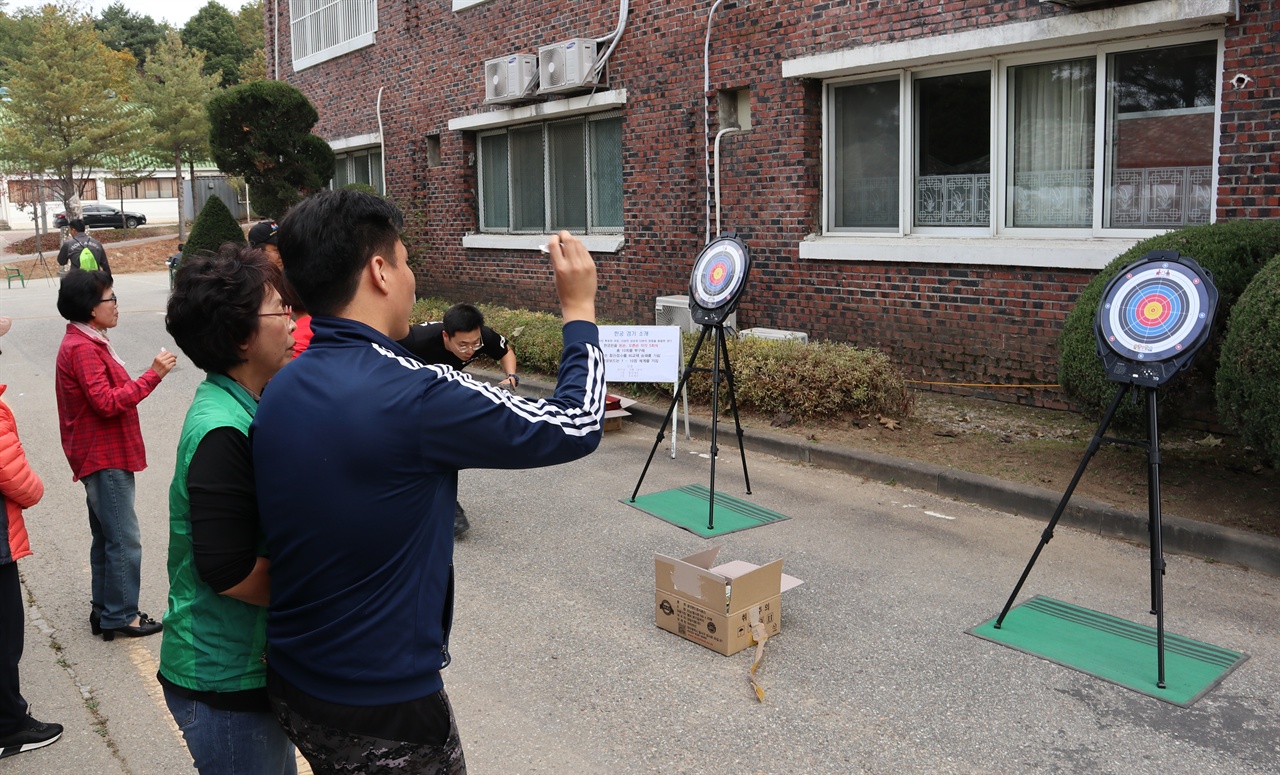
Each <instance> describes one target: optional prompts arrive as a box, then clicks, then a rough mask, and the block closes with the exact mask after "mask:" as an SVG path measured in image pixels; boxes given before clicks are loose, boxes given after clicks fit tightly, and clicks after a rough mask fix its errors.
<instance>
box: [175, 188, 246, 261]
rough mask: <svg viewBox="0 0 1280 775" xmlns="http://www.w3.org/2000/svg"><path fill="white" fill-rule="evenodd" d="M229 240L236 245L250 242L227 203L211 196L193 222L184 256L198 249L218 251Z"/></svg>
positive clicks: (183, 252)
mask: <svg viewBox="0 0 1280 775" xmlns="http://www.w3.org/2000/svg"><path fill="white" fill-rule="evenodd" d="M228 242H232V243H235V244H236V245H247V244H249V243H248V241H247V240H246V239H245V238H244V231H243V230H242V229H241V228H240V224H239V223H237V222H236V218H235V216H234V215H232V214H231V211H230V210H228V209H227V205H226V203H225V202H223V201H222V200H221V199H219V198H218V197H216V196H211V197H209V201H207V202H205V203H204V207H202V208H200V214H199V215H197V216H196V221H195V223H193V224H191V237H190V238H188V239H187V242H186V244H185V245H183V247H182V257H183V258H184V259H185V258H186V257H187V256H189V255H191V254H192V253H195V252H196V251H197V250H208V251H210V252H217V250H218V248H220V247H222V246H223V245H225V244H226V243H228Z"/></svg>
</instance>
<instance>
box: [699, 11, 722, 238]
mask: <svg viewBox="0 0 1280 775" xmlns="http://www.w3.org/2000/svg"><path fill="white" fill-rule="evenodd" d="M720 3H721V0H716V1H715V3H713V4H712V5H711V11H710V13H708V14H707V37H706V40H705V41H704V42H703V44H702V141H703V143H705V142H706V140H707V135H708V134H710V133H711V108H710V107H708V105H707V93H708V92H710V91H711V22H712V20H713V19H714V18H715V15H716V9H717V8H719V7H720ZM716 139H717V141H718V140H719V139H720V138H719V136H718V135H717V137H716ZM710 151H711V149H710V148H706V147H705V146H704V148H703V154H702V156H703V166H704V167H705V168H706V170H705V172H706V178H707V227H706V228H707V243H706V244H708V245H710V244H711V239H712V238H711V153H710Z"/></svg>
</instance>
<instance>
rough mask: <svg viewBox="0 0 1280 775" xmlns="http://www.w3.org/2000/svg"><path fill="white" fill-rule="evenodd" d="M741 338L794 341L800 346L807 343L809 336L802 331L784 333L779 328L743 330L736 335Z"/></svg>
mask: <svg viewBox="0 0 1280 775" xmlns="http://www.w3.org/2000/svg"><path fill="white" fill-rule="evenodd" d="M738 336H740V337H742V338H744V339H745V338H747V337H754V338H756V339H794V340H795V341H797V342H800V343H801V344H808V343H809V335H808V334H806V333H805V332H803V331H784V330H782V329H781V328H744V329H742V331H740V332H739V333H738Z"/></svg>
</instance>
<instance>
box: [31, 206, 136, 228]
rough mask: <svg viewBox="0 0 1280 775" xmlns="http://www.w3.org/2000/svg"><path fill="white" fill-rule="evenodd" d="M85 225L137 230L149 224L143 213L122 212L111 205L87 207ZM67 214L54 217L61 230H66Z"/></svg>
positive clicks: (85, 209)
mask: <svg viewBox="0 0 1280 775" xmlns="http://www.w3.org/2000/svg"><path fill="white" fill-rule="evenodd" d="M83 210H84V225H85V228H86V229H119V228H125V229H136V228H138V227H139V226H141V225H142V224H144V223H146V222H147V216H145V215H143V214H142V213H131V212H129V211H127V210H126V211H124V212H121V211H120V210H119V209H118V208H115V207H112V206H111V205H88V204H87V205H85V206H84V208H83ZM67 220H68V218H67V214H66V213H58V214H57V215H55V216H53V225H54V226H57V227H58V228H59V229H63V228H66V226H67Z"/></svg>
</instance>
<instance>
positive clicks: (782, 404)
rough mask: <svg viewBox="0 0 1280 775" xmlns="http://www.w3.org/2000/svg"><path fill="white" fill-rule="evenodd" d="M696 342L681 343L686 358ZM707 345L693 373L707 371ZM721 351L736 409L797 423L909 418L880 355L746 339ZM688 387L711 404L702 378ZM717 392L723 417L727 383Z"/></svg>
mask: <svg viewBox="0 0 1280 775" xmlns="http://www.w3.org/2000/svg"><path fill="white" fill-rule="evenodd" d="M697 339H698V334H685V335H684V351H685V353H686V356H685V357H686V358H687V357H688V355H687V354H688V353H692V352H693V347H694V346H695V345H696V344H697ZM714 345H715V342H714V337H713V336H712V335H711V334H708V335H707V338H706V340H705V341H703V343H702V349H700V350H699V351H698V360H697V362H696V363H695V364H694V365H696V366H699V367H702V368H706V369H710V368H711V366H712V361H713V358H714V354H715V347H714ZM726 345H727V348H726V349H727V350H728V351H729V363H730V365H731V366H732V367H733V392H734V397H735V398H737V400H738V408H739V409H745V410H750V411H754V412H758V413H761V414H766V415H773V414H778V413H786V414H789V415H791V416H792V417H794V418H795V419H797V420H818V419H830V418H836V417H843V416H846V415H850V414H857V415H862V414H877V413H878V414H890V415H893V416H894V417H895V418H897V419H905V417H906V415H907V413H908V412H909V411H910V408H911V399H910V396H909V394H908V391H907V385H906V382H905V380H904V378H903V376H902V373H901V372H900V371H899V370H898V368H897V367H896V366H894V365H893V364H892V363H890V362H889V359H888V357H887V356H885V354H884V353H882V352H880V351H879V350H874V349H870V348H861V347H854V346H852V345H848V344H841V343H839V342H812V343H809V344H804V343H801V342H797V341H791V340H772V339H756V338H750V337H748V338H744V339H728V340H727V341H726ZM722 360H723V359H722ZM683 366H684V364H681V367H683ZM721 368H722V369H723V368H724V364H723V362H722V363H721ZM688 384H689V396H690V397H691V398H695V399H697V400H699V401H705V402H708V403H709V402H710V401H711V373H710V372H709V371H698V372H694V373H693V374H692V375H691V376H690V377H689V383H688ZM720 390H721V395H720V402H719V403H720V408H721V410H722V411H725V412H728V411H729V395H728V392H727V391H728V384H727V382H725V381H723V380H722V382H721V386H720Z"/></svg>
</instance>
